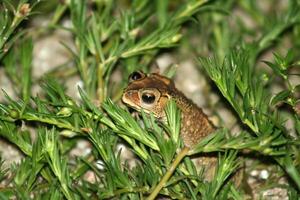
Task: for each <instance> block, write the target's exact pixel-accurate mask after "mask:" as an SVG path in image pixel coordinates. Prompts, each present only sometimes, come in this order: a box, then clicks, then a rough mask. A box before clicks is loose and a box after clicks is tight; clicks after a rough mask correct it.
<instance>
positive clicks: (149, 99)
mask: <svg viewBox="0 0 300 200" xmlns="http://www.w3.org/2000/svg"><path fill="white" fill-rule="evenodd" d="M142 101H143V103H146V104H152V103H154V101H155V95H154V94H151V93H144V94H143V95H142Z"/></svg>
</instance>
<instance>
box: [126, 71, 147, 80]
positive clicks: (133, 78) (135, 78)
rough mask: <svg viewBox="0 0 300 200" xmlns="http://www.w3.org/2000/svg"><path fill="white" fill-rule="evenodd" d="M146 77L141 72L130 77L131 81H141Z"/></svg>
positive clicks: (136, 72)
mask: <svg viewBox="0 0 300 200" xmlns="http://www.w3.org/2000/svg"><path fill="white" fill-rule="evenodd" d="M144 77H145V74H144V73H142V72H140V71H135V72H132V73H131V74H130V76H129V81H130V82H131V81H136V80H139V79H141V78H144Z"/></svg>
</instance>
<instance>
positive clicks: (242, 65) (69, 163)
mask: <svg viewBox="0 0 300 200" xmlns="http://www.w3.org/2000/svg"><path fill="white" fill-rule="evenodd" d="M270 2H271V3H270ZM270 2H268V1H266V2H265V4H266V5H263V7H264V6H265V7H264V8H266V7H268V6H269V10H267V9H265V10H264V9H263V8H262V7H260V4H259V3H258V1H253V0H243V1H237V0H224V1H213V0H211V1H210V0H191V1H179V0H178V1H168V0H164V1H160V0H156V1H150V0H136V1H120V2H119V1H115V0H107V1H98V0H94V1H84V0H78V1H77V0H71V1H54V0H53V1H41V2H40V1H26V0H22V1H19V2H17V1H9V0H5V1H3V2H1V3H0V11H1V10H3V11H4V12H0V27H2V29H1V30H0V63H1V70H2V69H3V70H4V71H5V75H6V76H7V77H8V78H9V80H10V81H11V83H12V85H13V89H14V92H15V93H16V95H17V98H12V97H10V96H9V95H7V93H6V92H5V91H3V93H2V94H3V96H4V97H5V100H3V102H1V103H0V136H1V138H2V139H5V140H7V141H9V142H10V143H12V144H13V145H15V147H16V148H17V149H19V150H20V151H21V152H22V153H23V155H24V157H23V158H22V160H21V162H20V163H19V164H14V165H12V166H11V167H10V168H7V167H5V166H4V165H3V164H2V160H1V162H0V163H1V165H0V197H1V199H10V198H18V199H32V198H34V199H45V198H46V199H91V198H92V199H145V198H147V197H149V196H150V198H155V196H156V193H155V192H153V191H155V188H158V189H157V190H156V192H157V193H159V194H160V195H162V196H165V197H168V198H173V199H199V198H202V199H229V198H232V199H244V198H246V195H245V194H244V191H243V190H242V189H241V188H236V187H235V186H234V185H233V184H232V183H231V182H230V181H228V180H229V177H230V176H231V175H232V173H233V172H234V171H235V169H237V168H238V167H239V166H241V163H242V160H247V157H243V154H249V152H250V153H252V154H253V155H254V158H252V159H256V160H257V162H260V163H264V162H263V161H260V160H258V159H257V158H258V157H264V158H265V159H266V160H268V162H267V163H265V164H266V165H268V166H270V167H273V168H274V171H275V175H274V177H272V180H271V181H270V182H266V184H265V187H266V188H267V187H270V188H271V187H273V185H272V184H271V183H272V181H273V180H274V181H273V182H275V181H277V180H278V179H279V178H281V177H283V176H286V177H288V180H287V182H286V184H285V185H283V184H282V185H276V186H277V187H281V188H284V189H286V191H287V195H288V196H289V197H290V198H291V199H296V198H299V197H298V196H299V192H300V175H299V161H300V157H299V156H300V155H299V145H300V143H299V134H300V118H299V105H300V102H299V90H300V84H299V44H300V39H299V38H300V37H299V33H300V31H299V30H300V29H299V28H300V26H299V22H300V4H299V2H298V1H296V0H289V1H288V3H287V4H286V5H287V6H282V5H280V4H278V5H273V3H272V1H270ZM239 11H242V13H245V15H246V16H242V17H238V13H239ZM274 11H276V12H274ZM274 13H275V14H276V15H275V16H274ZM48 15H49V16H52V17H51V19H50V20H49V22H48V24H47V25H46V26H43V27H39V26H37V25H31V24H30V23H24V20H27V22H31V21H33V20H34V19H35V18H37V17H40V16H48ZM49 16H48V17H49ZM65 19H66V20H70V22H71V23H72V26H71V28H69V27H63V25H62V24H63V23H62V21H63V20H65ZM244 20H250V21H251V23H252V24H251V25H249V26H248V25H246V24H245V23H244ZM25 22H26V21H25ZM32 26H33V27H32ZM57 30H64V31H66V32H68V33H69V34H70V35H71V36H70V37H71V38H72V39H73V44H74V46H70V45H69V44H68V43H64V42H62V45H64V46H65V48H66V49H67V50H68V51H69V53H70V55H71V56H70V58H69V61H68V64H70V66H71V67H70V66H68V64H66V65H60V66H57V67H55V68H54V69H53V70H52V71H50V72H48V73H46V74H45V75H44V76H43V77H42V78H34V77H33V76H32V71H33V68H32V65H33V58H34V56H35V55H34V53H33V48H34V45H35V42H36V40H37V38H42V36H47V35H49V34H53V33H54V32H55V31H57ZM246 41H248V42H246ZM249 41H250V42H249ZM286 49H289V50H288V51H287V50H286ZM270 51H272V52H273V59H272V58H266V57H265V55H266V54H268V53H269V52H270ZM162 52H169V53H171V54H174V55H176V56H177V57H178V61H179V60H181V59H188V60H193V59H195V57H196V58H199V57H200V58H199V59H198V61H199V62H197V65H198V66H199V68H200V70H202V69H204V70H205V72H206V74H207V79H208V80H211V81H212V82H211V85H216V86H217V89H216V91H219V92H220V93H219V96H220V99H221V100H220V101H221V102H227V103H228V107H229V108H230V109H232V110H233V111H234V112H235V113H236V115H237V118H238V123H239V124H240V125H241V126H242V131H240V133H239V134H238V135H237V136H233V135H232V133H231V130H230V129H229V128H228V127H227V128H226V124H223V125H224V128H220V129H218V130H217V131H216V132H215V133H213V134H211V135H209V136H208V137H206V138H205V139H204V140H202V141H200V142H199V144H198V145H197V146H196V147H195V148H194V149H192V150H191V151H189V152H185V153H186V154H187V156H185V157H184V158H183V157H181V158H179V159H178V160H176V159H175V157H176V156H177V154H178V152H179V150H180V149H181V148H182V142H181V139H180V136H179V135H180V125H179V124H180V111H179V110H178V109H177V108H176V105H175V103H174V102H170V104H169V105H168V108H167V110H166V112H167V116H168V117H167V121H166V122H158V121H157V120H156V119H155V118H154V117H153V116H152V115H150V116H147V115H146V114H145V113H142V114H141V116H140V119H136V118H133V117H132V116H131V114H130V113H129V112H128V110H126V108H124V107H123V106H119V105H118V102H119V101H120V97H121V94H122V91H123V88H124V87H125V86H126V82H127V77H128V75H129V74H130V73H131V72H132V71H134V70H144V71H146V72H148V71H149V69H150V66H151V65H152V63H153V62H154V60H155V58H156V57H157V56H159V55H161V53H162ZM191 52H192V53H191ZM282 52H283V53H282ZM211 54H213V55H214V56H210V55H211ZM265 58H266V59H265ZM262 60H263V62H261V61H262ZM267 67H269V68H267ZM115 72H121V74H122V77H121V78H120V80H118V82H114V81H113V74H114V73H115ZM169 72H170V73H169V74H173V72H174V69H170V71H169ZM74 76H79V77H80V80H82V82H83V87H82V88H78V91H79V94H80V98H79V100H78V99H76V98H75V97H71V96H68V95H67V94H66V87H67V86H65V83H66V81H65V80H67V79H69V78H72V77H74ZM295 77H296V80H298V82H297V81H292V78H295ZM297 78H298V79H297ZM276 84H277V85H279V86H280V91H276V92H274V85H275V86H276ZM36 85H40V86H41V88H42V89H43V90H42V92H41V93H40V94H39V95H32V94H31V91H32V88H33V86H36ZM216 91H211V92H216ZM2 94H1V95H2ZM95 102H97V103H95ZM214 111H217V107H215V108H214ZM286 120H289V121H290V122H292V124H293V126H288V125H287V123H286ZM166 135H168V136H169V138H166ZM33 136H34V137H33ZM33 138H35V139H33ZM79 140H84V141H89V142H90V144H91V146H92V147H91V148H92V151H91V152H90V153H88V154H87V155H82V156H81V157H76V158H74V157H72V156H71V153H70V152H71V150H72V149H75V148H76V144H77V143H78V141H79ZM119 143H123V144H125V145H126V146H127V149H128V150H129V151H130V152H132V153H133V155H134V156H133V159H134V160H135V165H134V166H132V165H130V164H129V162H128V160H125V161H124V159H123V158H122V151H121V150H120V151H119V150H118V144H119ZM203 152H205V153H206V152H216V153H217V154H218V155H219V156H218V157H219V162H218V168H217V171H216V176H215V178H214V179H213V180H212V181H211V182H206V181H203V174H202V171H201V170H200V171H199V170H197V169H196V166H195V165H194V164H193V162H192V161H191V157H192V156H194V155H195V154H199V153H203ZM174 159H175V160H176V161H175V164H174ZM99 161H101V162H100V165H101V166H99ZM177 161H178V163H177ZM97 163H98V164H97ZM171 166H176V168H172V169H173V170H174V171H171V170H170V167H171ZM278 166H279V167H278ZM88 173H92V174H93V178H94V179H93V181H91V180H89V179H88V178H86V175H87V174H88ZM165 174H168V177H167V178H166V179H165V180H163V182H160V181H161V179H162V177H163V176H164V175H165ZM270 179H271V178H270ZM159 184H161V185H160V186H161V188H160V187H157V185H159ZM151 194H152V196H151Z"/></svg>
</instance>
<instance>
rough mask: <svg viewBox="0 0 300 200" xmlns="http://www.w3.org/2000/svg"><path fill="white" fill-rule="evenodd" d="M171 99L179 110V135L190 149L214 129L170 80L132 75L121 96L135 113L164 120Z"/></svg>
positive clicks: (197, 108) (138, 72)
mask: <svg viewBox="0 0 300 200" xmlns="http://www.w3.org/2000/svg"><path fill="white" fill-rule="evenodd" d="M171 99H173V100H174V101H175V102H176V104H177V106H178V108H179V109H180V110H181V115H182V116H181V118H182V119H181V131H180V132H181V137H182V139H183V142H184V144H185V146H187V147H189V148H192V147H193V146H194V145H195V144H197V143H198V142H199V141H200V140H201V138H203V137H205V136H207V135H209V134H210V133H212V132H213V131H214V130H215V128H214V126H213V124H212V123H211V122H210V121H209V119H208V117H207V116H206V115H205V114H204V113H203V111H202V109H201V108H199V107H197V105H195V104H194V103H193V102H192V101H191V100H189V99H188V98H186V97H185V95H184V94H183V93H182V92H180V91H178V90H177V89H176V87H175V85H174V82H173V81H172V80H171V79H169V78H167V77H165V76H162V75H159V74H157V73H152V74H144V73H143V72H140V71H137V72H133V73H132V74H131V75H130V76H129V84H128V86H127V88H126V89H125V91H124V93H123V97H122V100H123V102H124V103H126V104H127V105H128V106H130V107H132V108H134V109H135V110H137V111H140V110H141V109H143V110H144V111H145V112H146V113H150V112H151V113H153V114H154V116H155V117H157V118H164V117H165V111H164V110H165V107H166V105H167V102H168V101H169V100H171Z"/></svg>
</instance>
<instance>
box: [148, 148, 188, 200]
mask: <svg viewBox="0 0 300 200" xmlns="http://www.w3.org/2000/svg"><path fill="white" fill-rule="evenodd" d="M189 151H190V148H188V147H184V148H183V149H182V150H181V151H180V152H179V154H178V155H177V156H176V158H175V160H174V162H173V163H172V164H171V166H170V168H169V170H168V171H167V173H166V174H165V175H164V177H163V178H162V179H161V180H160V182H159V183H158V185H157V186H156V187H155V188H154V190H153V191H152V193H151V194H150V196H149V197H148V198H147V200H153V199H155V197H156V196H157V195H158V193H159V191H160V190H161V189H162V188H163V187H164V186H165V184H166V182H167V181H168V180H169V178H170V177H171V175H172V174H173V173H174V171H175V169H176V167H177V165H178V164H179V163H180V161H181V160H182V159H183V158H184V157H185V156H186V155H187V154H188V152H189Z"/></svg>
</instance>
